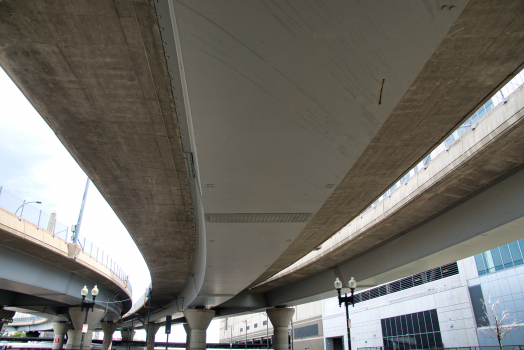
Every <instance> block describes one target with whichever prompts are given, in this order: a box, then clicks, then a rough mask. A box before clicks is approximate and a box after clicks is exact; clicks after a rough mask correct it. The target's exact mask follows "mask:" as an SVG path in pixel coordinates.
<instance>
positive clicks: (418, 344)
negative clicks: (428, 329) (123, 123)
mask: <svg viewBox="0 0 524 350" xmlns="http://www.w3.org/2000/svg"><path fill="white" fill-rule="evenodd" d="M415 339H416V340H417V349H422V336H421V335H420V334H417V335H415Z"/></svg>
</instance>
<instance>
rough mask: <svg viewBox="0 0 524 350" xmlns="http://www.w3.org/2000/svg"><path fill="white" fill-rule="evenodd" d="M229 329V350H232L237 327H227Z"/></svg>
mask: <svg viewBox="0 0 524 350" xmlns="http://www.w3.org/2000/svg"><path fill="white" fill-rule="evenodd" d="M227 328H229V348H230V349H231V348H232V347H233V329H235V327H234V326H232V325H230V326H227Z"/></svg>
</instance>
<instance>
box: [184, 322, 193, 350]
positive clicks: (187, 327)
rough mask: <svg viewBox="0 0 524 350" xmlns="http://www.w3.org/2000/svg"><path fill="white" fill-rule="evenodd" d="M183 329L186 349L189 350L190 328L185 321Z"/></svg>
mask: <svg viewBox="0 0 524 350" xmlns="http://www.w3.org/2000/svg"><path fill="white" fill-rule="evenodd" d="M184 330H185V331H186V350H189V344H190V343H191V328H189V325H188V324H187V323H184Z"/></svg>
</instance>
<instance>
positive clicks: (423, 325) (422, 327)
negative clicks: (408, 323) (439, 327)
mask: <svg viewBox="0 0 524 350" xmlns="http://www.w3.org/2000/svg"><path fill="white" fill-rule="evenodd" d="M417 316H418V327H419V329H420V333H426V322H424V313H423V312H419V313H418V314H417Z"/></svg>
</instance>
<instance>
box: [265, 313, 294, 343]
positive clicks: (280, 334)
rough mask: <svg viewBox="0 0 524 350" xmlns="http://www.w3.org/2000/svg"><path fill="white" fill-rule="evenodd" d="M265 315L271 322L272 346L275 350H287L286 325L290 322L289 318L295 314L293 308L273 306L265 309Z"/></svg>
mask: <svg viewBox="0 0 524 350" xmlns="http://www.w3.org/2000/svg"><path fill="white" fill-rule="evenodd" d="M266 313H267V316H268V317H269V319H270V320H271V324H273V334H274V343H273V348H274V349H275V350H288V349H289V342H288V332H287V329H288V326H289V323H290V322H291V318H292V317H293V315H294V314H295V309H291V308H274V309H267V310H266Z"/></svg>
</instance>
